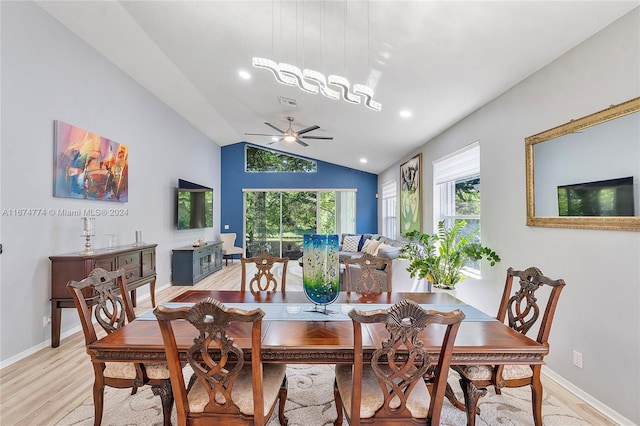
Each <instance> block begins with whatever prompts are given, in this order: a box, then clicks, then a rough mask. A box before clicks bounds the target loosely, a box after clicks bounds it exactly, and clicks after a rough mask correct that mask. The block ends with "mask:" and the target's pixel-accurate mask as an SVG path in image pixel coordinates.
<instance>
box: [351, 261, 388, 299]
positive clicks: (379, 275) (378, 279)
mask: <svg viewBox="0 0 640 426" xmlns="http://www.w3.org/2000/svg"><path fill="white" fill-rule="evenodd" d="M343 263H344V266H345V278H346V284H347V293H351V292H356V293H359V294H361V295H363V296H365V297H366V296H367V295H377V294H381V293H384V292H386V293H391V268H392V265H393V261H392V260H391V259H390V258H388V257H378V256H373V255H371V254H369V253H365V254H363V255H362V256H360V257H354V258H347V259H344V261H343Z"/></svg>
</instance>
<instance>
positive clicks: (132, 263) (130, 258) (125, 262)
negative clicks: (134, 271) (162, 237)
mask: <svg viewBox="0 0 640 426" xmlns="http://www.w3.org/2000/svg"><path fill="white" fill-rule="evenodd" d="M136 267H137V268H140V252H135V253H127V254H123V255H120V256H118V268H124V269H131V268H136Z"/></svg>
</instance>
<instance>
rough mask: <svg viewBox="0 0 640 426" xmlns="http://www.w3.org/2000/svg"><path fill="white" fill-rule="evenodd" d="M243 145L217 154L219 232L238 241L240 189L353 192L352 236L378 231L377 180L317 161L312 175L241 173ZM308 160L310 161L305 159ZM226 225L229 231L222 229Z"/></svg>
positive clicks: (228, 146)
mask: <svg viewBox="0 0 640 426" xmlns="http://www.w3.org/2000/svg"><path fill="white" fill-rule="evenodd" d="M246 145H248V144H247V143H246V142H239V143H236V144H233V145H227V146H223V147H222V148H221V154H220V168H221V177H220V192H221V194H220V201H221V205H220V232H235V233H237V234H238V239H237V241H241V238H242V237H241V235H242V230H243V223H242V220H243V211H242V206H243V193H242V190H243V189H252V188H253V189H290V188H302V189H316V188H317V189H326V188H329V189H341V188H349V189H353V188H355V189H357V192H356V211H357V217H356V232H357V233H359V234H364V233H376V232H377V231H378V200H377V198H376V192H377V189H378V176H377V175H374V174H373V173H368V172H363V171H360V170H355V169H350V168H348V167H342V166H338V165H335V164H331V163H325V162H323V161H317V160H314V161H316V162H317V165H318V171H317V172H316V173H275V172H265V173H256V172H251V173H247V172H245V146H246ZM309 160H313V159H312V158H309ZM224 225H229V229H224Z"/></svg>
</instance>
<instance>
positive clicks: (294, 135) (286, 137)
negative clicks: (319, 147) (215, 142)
mask: <svg viewBox="0 0 640 426" xmlns="http://www.w3.org/2000/svg"><path fill="white" fill-rule="evenodd" d="M287 120H288V121H289V128H288V129H287V130H280V129H278V128H277V127H276V126H274V125H273V124H271V123H269V122H266V121H265V123H264V124H266V125H267V126H269V127H271V128H272V129H274V130H277V131H278V132H280V134H279V135H269V134H266V133H245V135H248V136H271V137H272V138H278V139H274V140H273V141H272V142H270V143H269V145H271V144H274V143H276V142H280V141H285V142H297V143H299V144H300V145H302V146H309V144H308V143H305V142H304V141H303V140H302V139H323V140H330V141H331V140H333V137H331V136H301V135H302V134H304V133H308V132H311V131H312V130H317V129H319V128H320V126H316V125H313V126H310V127H307V128H306V129H302V130H298V131H297V132H294V131H293V129H292V128H291V123H293V117H287Z"/></svg>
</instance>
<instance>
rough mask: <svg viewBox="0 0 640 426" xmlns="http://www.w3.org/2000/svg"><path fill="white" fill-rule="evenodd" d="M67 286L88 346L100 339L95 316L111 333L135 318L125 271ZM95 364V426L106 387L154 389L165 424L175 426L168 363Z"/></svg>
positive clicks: (93, 274) (97, 274) (95, 272)
mask: <svg viewBox="0 0 640 426" xmlns="http://www.w3.org/2000/svg"><path fill="white" fill-rule="evenodd" d="M67 287H68V288H69V290H70V291H71V295H72V296H73V302H74V303H75V305H76V308H77V310H78V314H79V315H80V323H81V324H82V331H83V332H84V340H85V344H86V345H87V346H88V345H89V344H90V343H93V342H95V341H96V340H98V333H97V331H96V329H95V327H94V323H93V319H92V314H93V317H95V320H96V321H97V323H98V324H100V326H101V327H102V329H103V330H104V331H105V332H106V333H107V334H110V333H113V332H114V331H116V330H117V329H119V328H120V327H122V326H123V325H125V324H126V323H127V320H128V321H133V320H134V319H135V312H134V310H133V305H132V304H131V298H130V296H129V292H128V291H127V281H126V278H125V270H124V268H121V269H118V270H116V271H112V272H108V271H106V270H104V269H101V268H96V269H94V270H93V271H91V273H90V274H89V276H88V277H87V278H85V279H83V280H82V281H69V282H68V283H67ZM92 365H93V372H94V382H93V405H94V414H95V415H94V424H95V425H99V424H100V423H101V422H102V412H103V409H104V387H105V386H110V387H113V388H131V389H132V390H131V394H132V395H133V394H135V393H136V392H137V390H138V388H139V387H141V386H144V385H149V386H151V389H152V390H153V393H154V394H155V395H158V396H160V399H161V401H162V410H163V416H164V424H165V425H170V424H171V410H172V407H173V394H172V392H171V383H170V381H169V369H168V367H167V364H166V363H129V362H126V363H125V362H92Z"/></svg>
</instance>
